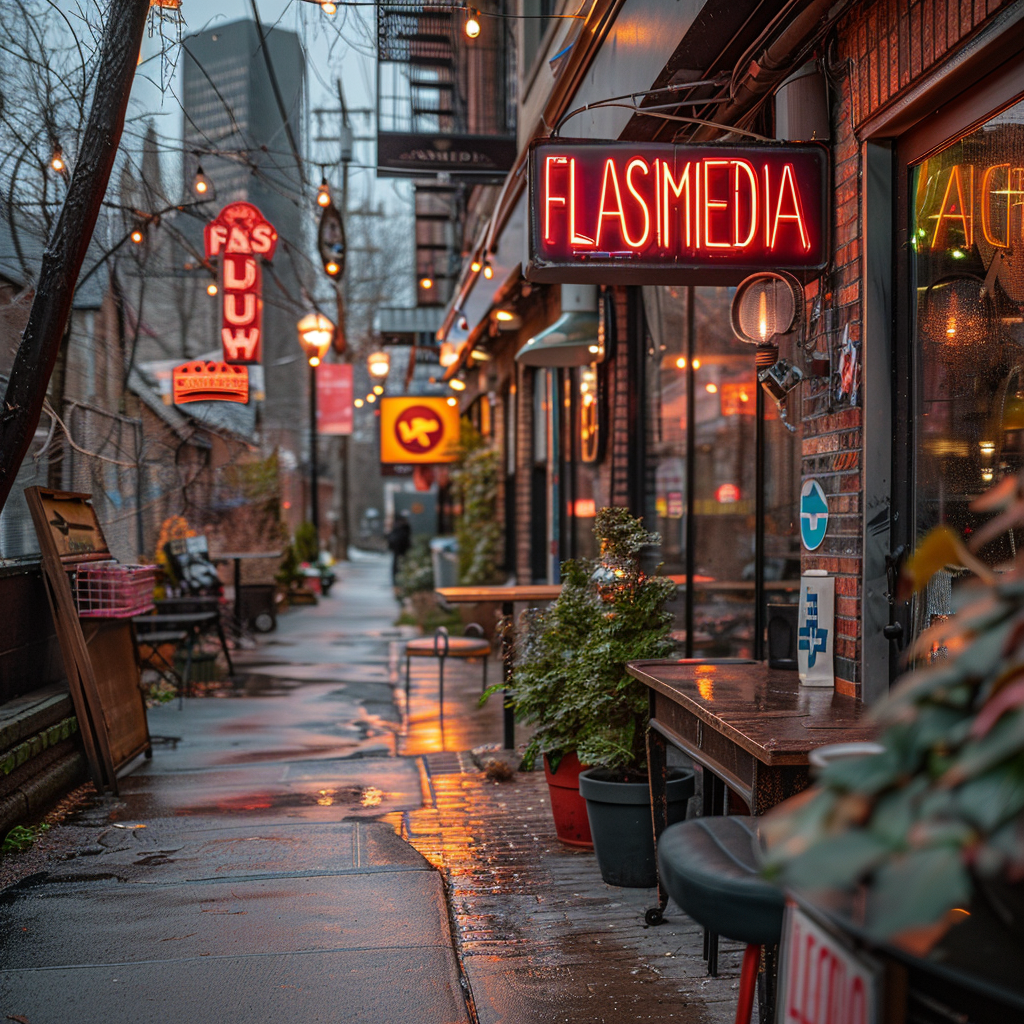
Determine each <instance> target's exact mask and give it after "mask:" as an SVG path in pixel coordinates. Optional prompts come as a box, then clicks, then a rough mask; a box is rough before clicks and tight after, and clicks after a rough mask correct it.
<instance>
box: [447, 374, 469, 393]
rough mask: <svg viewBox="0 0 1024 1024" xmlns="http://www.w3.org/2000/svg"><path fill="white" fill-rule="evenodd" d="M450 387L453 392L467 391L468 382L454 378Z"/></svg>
mask: <svg viewBox="0 0 1024 1024" xmlns="http://www.w3.org/2000/svg"><path fill="white" fill-rule="evenodd" d="M448 387H450V388H451V389H452V391H465V390H466V382H465V381H464V380H459V378H458V377H452V379H451V380H450V381H448Z"/></svg>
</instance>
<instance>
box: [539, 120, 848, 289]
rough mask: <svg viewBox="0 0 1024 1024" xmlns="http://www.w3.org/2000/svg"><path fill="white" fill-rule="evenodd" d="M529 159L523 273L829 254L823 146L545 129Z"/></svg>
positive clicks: (810, 259)
mask: <svg viewBox="0 0 1024 1024" xmlns="http://www.w3.org/2000/svg"><path fill="white" fill-rule="evenodd" d="M529 169H530V260H529V266H528V269H527V275H526V276H527V277H528V278H530V279H531V280H535V281H572V282H588V281H589V282H595V281H596V282H602V283H604V282H608V283H617V282H622V281H624V280H628V281H634V282H654V281H663V282H676V283H691V282H694V281H699V280H706V281H712V280H721V281H727V280H739V279H740V278H741V277H742V276H744V275H745V274H748V273H752V272H755V271H758V270H789V271H792V272H794V273H801V272H816V271H818V270H820V269H821V268H822V267H824V266H825V264H826V262H827V252H828V231H827V224H828V221H827V208H826V185H827V175H828V153H827V150H826V149H825V148H824V147H822V146H818V145H813V144H812V145H789V144H764V145H760V146H753V145H751V146H675V145H670V144H663V143H652V144H643V143H608V142H598V143H593V142H580V141H573V140H566V141H562V140H559V139H554V140H545V141H543V142H538V143H535V144H534V145H533V147H532V150H531V154H530V163H529ZM624 275H625V276H624Z"/></svg>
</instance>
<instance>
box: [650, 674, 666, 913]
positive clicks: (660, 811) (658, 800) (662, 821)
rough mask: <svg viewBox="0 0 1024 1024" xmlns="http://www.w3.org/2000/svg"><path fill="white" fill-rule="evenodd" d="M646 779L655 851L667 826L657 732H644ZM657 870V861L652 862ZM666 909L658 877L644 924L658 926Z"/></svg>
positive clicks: (663, 754) (662, 744) (662, 746)
mask: <svg viewBox="0 0 1024 1024" xmlns="http://www.w3.org/2000/svg"><path fill="white" fill-rule="evenodd" d="M649 700H650V705H651V717H652V718H653V717H654V712H655V707H654V693H653V692H652V693H651V694H650V697H649ZM647 778H648V783H649V785H650V788H651V826H652V828H653V829H654V848H655V850H657V848H658V840H659V839H660V838H661V834H662V832H664V831H665V829H666V827H667V826H668V756H667V752H666V742H665V737H664V736H662V735H661V733H660V732H658V731H657V730H656V729H651V728H648V730H647ZM655 870H657V860H655ZM667 906H668V892H667V891H666V889H665V887H664V886H663V885H662V884H661V874H660V872H659V874H658V905H657V906H656V907H648V909H647V910H645V911H644V921H646V922H647V924H650V925H657V924H661V923H662V922H663V921H664V920H665V907H667Z"/></svg>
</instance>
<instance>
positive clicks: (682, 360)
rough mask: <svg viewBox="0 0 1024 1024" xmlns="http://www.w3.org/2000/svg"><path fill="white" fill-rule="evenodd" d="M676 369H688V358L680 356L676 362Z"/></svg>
mask: <svg viewBox="0 0 1024 1024" xmlns="http://www.w3.org/2000/svg"><path fill="white" fill-rule="evenodd" d="M676 369H677V370H685V369H686V356H680V357H679V358H678V359H677V360H676Z"/></svg>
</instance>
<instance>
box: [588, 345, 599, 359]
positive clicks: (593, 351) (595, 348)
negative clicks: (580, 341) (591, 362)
mask: <svg viewBox="0 0 1024 1024" xmlns="http://www.w3.org/2000/svg"><path fill="white" fill-rule="evenodd" d="M587 351H588V352H589V353H590V354H591V355H592V356H596V355H597V354H598V352H600V351H601V346H600V345H588V346H587Z"/></svg>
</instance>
